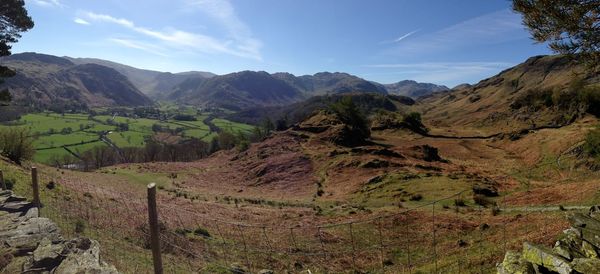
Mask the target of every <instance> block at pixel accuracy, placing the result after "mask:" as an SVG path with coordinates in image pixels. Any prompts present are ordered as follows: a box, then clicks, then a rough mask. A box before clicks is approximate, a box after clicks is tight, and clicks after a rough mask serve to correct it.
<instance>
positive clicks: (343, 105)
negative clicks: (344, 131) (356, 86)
mask: <svg viewBox="0 0 600 274" xmlns="http://www.w3.org/2000/svg"><path fill="white" fill-rule="evenodd" d="M329 109H330V110H331V111H332V112H333V113H335V114H336V115H337V117H338V118H339V119H340V120H341V121H342V122H344V124H346V125H347V126H348V127H350V129H351V130H352V131H353V132H356V133H358V134H359V135H360V136H357V137H360V138H364V139H367V138H369V137H371V129H370V128H369V123H368V121H367V117H365V115H364V114H363V113H362V111H360V109H358V107H357V106H356V104H354V102H353V101H352V97H350V96H344V97H342V99H341V100H340V101H338V102H336V103H333V104H331V105H330V106H329Z"/></svg>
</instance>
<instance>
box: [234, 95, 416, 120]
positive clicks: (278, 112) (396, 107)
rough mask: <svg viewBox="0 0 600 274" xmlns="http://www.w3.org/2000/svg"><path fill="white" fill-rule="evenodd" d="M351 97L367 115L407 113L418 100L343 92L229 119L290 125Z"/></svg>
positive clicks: (235, 114)
mask: <svg viewBox="0 0 600 274" xmlns="http://www.w3.org/2000/svg"><path fill="white" fill-rule="evenodd" d="M345 96H350V97H351V98H352V101H353V102H354V103H355V104H356V106H357V107H358V109H359V110H360V111H361V112H363V113H364V114H366V115H371V114H374V113H375V112H377V111H378V110H387V111H399V112H403V111H405V110H406V109H407V108H408V107H409V106H412V105H413V104H415V101H414V100H413V99H411V98H409V97H405V96H398V95H389V94H381V93H361V92H354V93H344V94H330V95H319V96H314V97H311V98H309V99H307V100H304V101H300V102H297V103H294V104H291V105H287V106H271V107H255V108H250V109H246V110H242V111H238V112H235V113H232V114H230V115H228V116H227V119H229V120H232V121H237V122H241V123H247V124H255V125H259V124H260V123H261V122H263V121H265V119H269V120H271V121H279V120H282V121H283V120H285V123H286V124H287V125H292V124H295V123H298V122H301V121H303V120H304V119H306V118H308V117H309V116H311V115H313V114H314V113H315V112H317V111H320V110H326V109H328V108H329V106H330V105H331V104H333V103H336V102H338V101H340V100H341V99H342V98H343V97H345Z"/></svg>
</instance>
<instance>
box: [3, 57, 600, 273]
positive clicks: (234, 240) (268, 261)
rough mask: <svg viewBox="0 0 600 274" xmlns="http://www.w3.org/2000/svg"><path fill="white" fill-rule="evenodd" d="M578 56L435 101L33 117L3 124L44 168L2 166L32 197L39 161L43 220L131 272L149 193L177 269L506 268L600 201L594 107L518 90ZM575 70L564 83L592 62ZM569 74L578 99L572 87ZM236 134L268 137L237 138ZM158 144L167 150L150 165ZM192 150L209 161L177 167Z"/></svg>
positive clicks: (357, 97)
mask: <svg viewBox="0 0 600 274" xmlns="http://www.w3.org/2000/svg"><path fill="white" fill-rule="evenodd" d="M532 60H535V61H532ZM557 60H558V61H557ZM561 60H562V59H560V57H556V56H552V57H542V58H537V59H531V60H528V61H527V62H525V63H524V64H522V65H519V66H516V67H515V68H512V69H510V70H507V71H504V72H502V73H501V74H499V75H498V76H494V77H492V78H490V79H486V80H483V81H482V82H480V83H479V84H477V85H474V86H473V87H472V88H471V89H469V90H464V89H461V88H459V89H453V90H442V91H440V92H438V93H434V94H432V95H429V96H425V97H421V98H419V99H411V98H409V97H404V96H398V95H386V94H381V93H365V92H350V93H343V94H329V95H321V96H316V97H312V98H311V99H309V100H306V101H302V102H297V103H292V104H290V105H282V106H271V105H262V106H255V107H251V108H246V109H244V110H241V111H236V110H233V109H223V108H202V107H193V106H190V105H183V104H178V103H176V102H175V103H173V102H164V101H162V102H158V103H156V104H155V105H154V106H153V107H149V106H148V107H133V108H132V107H100V108H94V109H91V110H90V111H89V112H88V113H64V114H59V113H53V112H48V111H46V112H40V113H30V114H26V115H23V116H22V117H21V118H20V119H18V120H14V121H11V122H5V123H4V124H3V125H2V129H3V130H5V129H7V130H9V129H11V128H25V129H27V130H28V131H29V132H30V134H31V135H32V136H33V137H34V141H33V146H34V147H35V149H36V153H35V156H34V158H33V162H26V163H24V164H23V165H22V166H15V165H13V164H10V163H9V162H8V161H7V160H6V159H4V158H3V161H1V162H0V163H1V165H0V169H1V170H3V171H4V174H5V178H6V180H8V181H10V182H12V184H13V185H12V188H13V190H14V191H16V192H17V193H19V194H21V195H24V196H26V197H29V196H30V195H31V193H32V192H31V191H32V190H31V187H30V185H29V184H28V183H27V182H28V174H27V173H28V170H27V169H28V167H30V166H32V165H35V166H37V167H38V169H39V173H40V175H41V178H42V180H41V181H42V182H43V185H44V186H45V187H43V188H42V189H41V195H42V200H43V201H44V208H42V211H41V213H42V216H47V217H49V218H51V219H52V220H54V221H56V222H57V224H58V225H59V226H60V227H61V229H62V231H63V233H65V234H66V235H69V236H77V235H86V236H89V237H91V238H94V239H98V241H99V243H100V244H101V245H102V246H108V248H105V249H104V250H103V251H104V254H105V255H104V259H105V260H106V261H108V262H109V263H111V264H113V265H115V266H116V267H117V269H119V270H122V271H124V272H128V273H129V272H131V273H133V272H136V273H137V272H140V271H141V272H149V271H151V263H150V261H151V257H150V253H149V250H148V244H147V241H148V234H147V227H146V210H147V205H146V201H145V199H146V193H145V190H146V186H147V185H148V184H150V183H155V184H156V185H157V204H158V210H159V212H160V217H159V218H160V224H161V227H162V228H161V235H162V236H161V237H162V241H163V249H164V250H163V258H164V261H165V267H166V268H168V269H169V272H174V273H176V272H181V273H188V272H191V271H194V269H201V271H200V272H205V273H215V272H217V273H229V272H230V271H234V270H235V269H238V270H239V269H242V270H243V271H250V272H256V271H258V270H261V269H270V270H274V271H276V272H280V271H285V270H290V269H294V270H295V271H298V272H299V271H302V270H310V271H314V272H316V273H326V272H335V273H337V272H344V271H346V270H348V269H353V270H355V271H362V272H375V273H398V272H410V273H419V272H450V273H464V272H477V273H493V272H495V271H496V267H497V266H496V263H498V262H501V261H502V260H503V257H504V254H505V253H506V252H507V251H509V250H515V249H519V248H520V246H521V245H522V244H523V242H529V243H534V244H541V245H550V244H552V243H553V242H554V241H555V240H556V238H555V236H554V235H558V234H559V233H560V232H561V231H563V230H564V229H566V228H568V227H569V222H568V221H567V220H564V218H562V217H561V216H562V215H564V212H565V211H566V212H569V214H571V213H573V212H580V211H585V210H586V209H587V208H588V207H590V206H591V205H594V204H596V203H598V202H600V192H598V190H597V189H598V188H600V179H598V178H599V177H598V176H597V171H596V169H595V168H594V165H593V164H592V162H593V161H591V160H590V159H589V158H588V157H587V156H586V154H585V152H584V150H583V146H584V144H585V143H586V142H587V141H586V140H587V139H586V138H587V137H586V136H587V132H590V131H592V130H594V128H595V127H596V125H597V124H598V123H599V122H600V121H599V120H598V118H597V117H596V116H594V115H593V114H592V113H590V112H589V111H587V109H589V108H586V105H583V104H584V101H576V102H573V105H568V107H562V106H559V105H552V104H546V105H544V106H538V107H537V109H536V110H535V112H532V110H531V109H518V108H514V107H510V105H511V104H514V102H516V101H518V100H521V99H520V98H522V97H523V96H525V95H523V94H531V93H532V92H534V91H532V90H533V89H535V86H532V85H530V84H528V85H527V86H528V87H529V88H527V89H518V90H512V91H510V92H507V91H505V89H506V85H505V84H503V83H504V82H506V81H509V82H511V81H512V80H511V78H510V77H511V75H519V76H518V77H519V79H520V81H533V82H537V83H541V84H540V85H543V83H544V81H545V80H543V79H545V76H543V75H542V76H540V75H539V74H538V71H540V69H539V68H538V67H539V66H546V65H547V64H549V66H552V67H556V65H555V63H556V62H559V63H560V62H563V61H561ZM563 66H564V67H563V68H562V72H560V73H559V72H558V71H557V72H556V73H558V74H557V75H558V76H560V75H562V74H563V73H566V72H569V71H572V69H576V70H577V69H578V67H577V66H575V67H573V66H571V65H564V64H563ZM541 71H545V70H544V69H541ZM263 76H264V77H267V75H263ZM213 77H217V76H213ZM278 77H281V76H278ZM539 77H542V78H543V79H542V80H540V78H539ZM495 79H502V80H495ZM552 79H553V82H552V83H551V84H549V85H551V86H553V87H554V88H557V89H559V88H560V89H564V90H563V92H566V93H568V92H573V91H572V86H573V84H572V83H573V81H574V80H572V79H573V78H569V77H565V78H560V77H552ZM560 79H563V80H560ZM585 79H587V81H590V82H592V83H593V82H595V81H596V79H598V78H597V76H594V75H592V76H589V77H586V78H585ZM503 81H504V82H503ZM489 82H494V83H495V84H493V85H488V84H486V83H489ZM241 87H244V86H243V85H242V86H241ZM247 92H249V94H252V87H251V88H249V89H248V91H247ZM486 96H496V97H497V96H500V97H501V98H505V99H494V100H491V99H486V98H487V97H486ZM471 97H479V98H481V99H480V100H469V99H465V98H471ZM585 103H586V104H593V102H591V101H586V102H585ZM479 104H494V106H484V107H481V106H479ZM577 104H582V105H577ZM440 107H441V109H440ZM346 108H349V109H346ZM488 109H493V110H494V111H495V112H493V113H490V112H489V111H488ZM442 110H443V111H442ZM357 112H361V113H365V114H367V117H368V119H369V123H371V124H370V126H369V128H370V129H369V132H370V133H369V134H370V135H369V136H364V135H363V131H362V130H363V129H361V128H360V127H359V128H357V127H354V126H353V124H352V123H351V122H349V121H352V120H344V119H358V118H356V117H355V118H348V117H354V116H352V115H354V113H357ZM420 113H422V116H421V114H420ZM449 113H452V115H450V114H449ZM494 113H499V114H494ZM526 113H534V115H533V116H528V117H529V118H528V119H523V118H522V115H525V114H526ZM486 115H487V117H496V116H502V117H505V118H503V119H504V120H501V121H499V120H494V119H486V118H483V117H484V116H486ZM476 117H478V118H476ZM565 117H571V118H565ZM573 117H574V118H573ZM234 121H238V122H234ZM266 121H269V122H268V123H267V124H265V123H266ZM240 122H245V123H240ZM269 123H270V125H269ZM263 130H268V131H266V132H267V133H266V134H264V133H263V134H264V135H262V137H260V138H257V135H256V134H257V133H261V132H263ZM224 133H227V134H229V136H232V137H230V138H233V137H235V136H238V137H235V138H242V136H246V137H244V138H247V139H246V140H252V143H246V144H244V139H237V141H235V143H230V145H229V146H226V145H225V143H223V142H227V141H226V139H224V137H223V136H224V135H223V134H224ZM235 138H234V139H235ZM234 139H231V141H229V142H233V140H234ZM194 140H196V141H194ZM190 141H192V143H191V144H196V145H193V146H187V145H186V143H188V142H190ZM194 142H199V143H194ZM213 144H217V145H219V146H220V149H216V150H212V149H211V146H213ZM178 146H179V147H178ZM159 147H162V150H161V151H162V152H161V153H166V154H165V155H164V157H163V156H160V157H158V156H157V157H158V158H152V157H154V156H149V154H151V153H153V152H152V151H154V150H155V149H157V148H159ZM136 149H137V150H136ZM190 150H195V151H196V152H198V153H199V154H198V156H189V157H191V158H189V157H188V156H186V157H187V158H186V157H184V158H172V157H175V156H176V155H180V156H181V155H187V154H188V153H190ZM106 155H108V156H106ZM111 155H112V156H111ZM136 155H137V156H136ZM141 155H145V156H141ZM157 155H158V154H157ZM169 155H170V156H169ZM182 157H183V156H182ZM194 157H198V158H194ZM108 159H113V160H108ZM178 159H181V160H178ZM82 163H83V164H82ZM81 170H83V171H81ZM50 185H51V187H50ZM58 212H60V214H59V213H58ZM124 250H136V251H135V252H125V253H124ZM125 254H126V256H127V257H128V259H127V260H124V259H123V256H125ZM200 258H201V259H200ZM235 271H237V270H235ZM240 271H241V270H240Z"/></svg>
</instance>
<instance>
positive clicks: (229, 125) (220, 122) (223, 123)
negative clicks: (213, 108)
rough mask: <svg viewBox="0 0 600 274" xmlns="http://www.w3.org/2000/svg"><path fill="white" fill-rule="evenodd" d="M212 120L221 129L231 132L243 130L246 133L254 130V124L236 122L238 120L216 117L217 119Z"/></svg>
mask: <svg viewBox="0 0 600 274" xmlns="http://www.w3.org/2000/svg"><path fill="white" fill-rule="evenodd" d="M212 122H213V124H215V125H216V126H217V127H219V128H220V129H222V130H224V131H228V132H231V133H237V132H242V133H244V134H248V133H251V132H252V130H253V129H254V126H251V125H247V124H242V123H236V122H232V121H229V120H225V119H219V118H216V119H214V120H212Z"/></svg>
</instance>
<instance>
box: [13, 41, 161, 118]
mask: <svg viewBox="0 0 600 274" xmlns="http://www.w3.org/2000/svg"><path fill="white" fill-rule="evenodd" d="M1 60H2V61H3V65H5V66H7V67H9V68H11V69H13V70H15V71H16V72H17V74H16V75H15V76H14V77H10V78H6V79H5V82H4V83H3V84H2V86H3V87H7V88H9V90H10V92H11V93H12V95H13V102H15V103H16V104H20V105H27V106H33V107H34V108H55V109H61V108H63V109H86V108H89V107H101V106H141V105H150V104H152V103H153V102H152V100H150V99H149V98H148V97H146V95H144V94H142V93H141V92H140V91H139V90H138V89H137V88H135V86H133V84H132V83H131V82H130V81H129V80H128V78H127V77H126V76H124V75H122V74H121V73H119V72H118V71H116V70H114V69H112V68H109V67H106V66H101V65H91V64H84V65H77V64H75V63H73V62H71V61H70V60H68V59H65V58H62V57H56V56H52V55H46V54H38V53H22V54H15V55H11V56H8V57H4V58H2V59H1Z"/></svg>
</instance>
